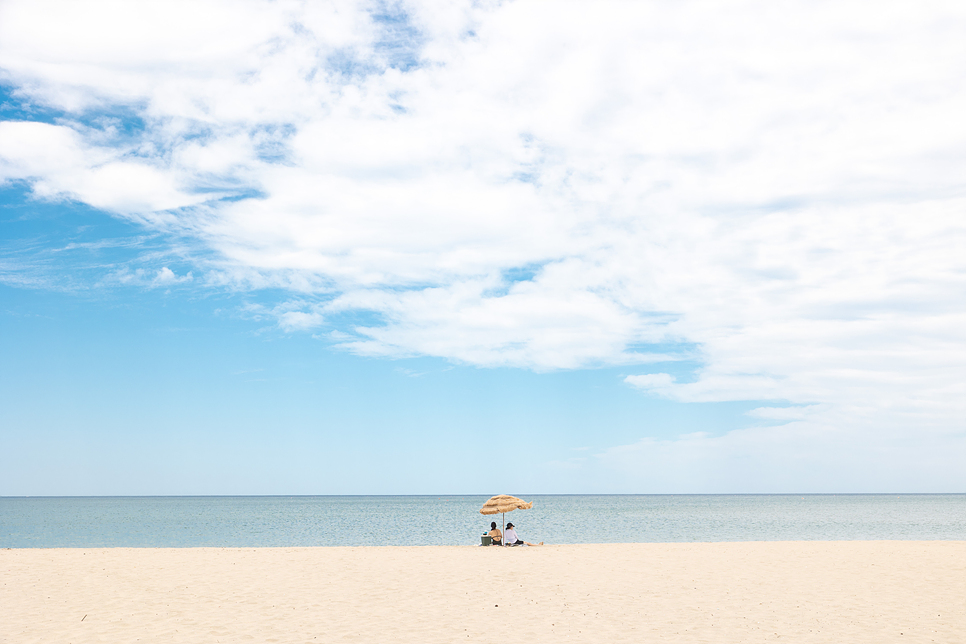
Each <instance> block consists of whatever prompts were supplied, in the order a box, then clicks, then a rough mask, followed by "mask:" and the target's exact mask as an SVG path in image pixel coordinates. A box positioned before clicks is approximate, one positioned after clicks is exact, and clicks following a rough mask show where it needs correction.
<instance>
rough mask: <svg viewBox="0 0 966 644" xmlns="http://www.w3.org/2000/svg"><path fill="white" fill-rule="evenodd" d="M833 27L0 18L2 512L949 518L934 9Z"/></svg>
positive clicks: (65, 9)
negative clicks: (200, 508)
mask: <svg viewBox="0 0 966 644" xmlns="http://www.w3.org/2000/svg"><path fill="white" fill-rule="evenodd" d="M48 4H49V5H51V6H48ZM55 5H56V6H55ZM871 18H872V17H871V16H869V15H867V9H866V8H865V7H864V6H863V4H862V3H849V2H846V3H839V4H836V5H835V6H834V7H832V6H815V5H813V4H812V3H807V2H802V3H789V4H788V5H787V6H785V7H784V8H783V9H782V11H781V12H780V13H777V12H775V11H774V10H773V9H771V8H769V5H768V4H767V3H765V4H761V3H755V2H748V3H738V4H736V5H734V6H732V7H729V8H727V10H725V9H724V8H721V7H713V6H706V5H689V4H683V3H682V4H674V5H671V4H667V3H658V2H642V3H635V4H634V5H628V4H625V3H615V4H610V3H602V4H600V6H599V7H598V8H597V9H596V10H595V12H594V13H593V14H592V15H589V14H587V13H586V11H585V10H584V8H582V7H581V6H580V5H579V4H574V5H559V6H557V7H556V8H555V10H554V11H553V12H550V13H548V12H547V11H546V8H541V7H540V6H538V5H534V4H525V3H516V2H510V3H498V4H492V5H490V4H486V3H472V2H468V3H453V2H446V3H432V2H398V3H365V2H333V3H329V4H313V5H311V6H303V5H301V4H299V3H287V2H275V3H264V2H244V3H221V2H203V3H183V4H182V3H177V2H173V3H172V2H165V3H138V4H137V5H118V6H111V7H108V6H107V5H105V4H103V3H87V4H85V3H63V4H58V3H41V2H6V3H4V4H2V5H0V358H2V370H0V438H2V440H3V443H4V445H5V446H6V447H7V449H4V450H3V451H2V453H0V494H4V495H19V494H276V493H278V494H328V493H339V494H346V493H360V494H362V493H430V494H431V493H436V492H440V493H444V492H445V493H489V492H491V491H492V492H493V493H497V492H506V493H511V494H512V493H516V492H520V493H527V492H529V493H553V492H560V493H565V492H566V493H573V492H588V493H590V492H628V493H658V492H661V493H663V492H681V493H690V492H824V491H842V492H849V491H852V492H876V491H886V492H891V491H908V492H916V491H936V492H941V491H962V489H963V487H964V485H966V473H964V471H963V468H962V467H961V463H962V462H964V459H966V421H964V419H966V402H964V401H966V379H964V377H963V374H964V373H966V331H964V329H966V297H964V293H966V260H964V257H963V256H964V254H963V253H962V248H963V245H964V244H966V224H964V222H966V218H964V215H963V213H964V212H966V184H964V182H963V177H964V176H966V175H964V173H963V169H964V168H963V158H966V157H964V156H963V154H962V151H963V150H964V149H966V126H964V124H963V120H962V118H961V114H962V113H963V111H964V110H966V90H963V89H962V87H961V83H960V82H959V79H961V78H962V77H963V74H964V73H966V56H963V55H962V48H961V47H960V46H959V36H958V34H961V33H962V31H961V29H959V27H962V26H966V13H964V12H963V11H962V10H961V9H959V8H956V7H939V6H936V7H932V6H930V7H908V6H900V5H895V6H892V5H890V7H889V8H888V10H884V11H882V12H879V13H877V14H876V16H874V19H871ZM957 25H958V26H959V27H957Z"/></svg>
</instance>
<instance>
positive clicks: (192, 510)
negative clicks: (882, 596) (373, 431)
mask: <svg viewBox="0 0 966 644" xmlns="http://www.w3.org/2000/svg"><path fill="white" fill-rule="evenodd" d="M523 498H525V499H527V500H530V501H533V509H532V510H517V511H516V512H512V513H510V514H508V515H507V520H508V521H510V520H512V521H513V522H514V523H516V524H517V532H518V533H519V535H520V537H521V538H522V539H526V540H527V541H546V542H548V543H630V542H674V541H678V542H681V541H773V540H851V539H870V540H878V539H922V540H937V539H939V540H966V494H928V495H913V494H904V495H899V496H896V495H805V496H801V495H796V496H793V495H708V496H701V495H668V496H659V495H640V496H638V495H576V496H569V495H566V496H565V495H553V496H545V495H536V496H527V495H523ZM486 499H487V497H485V496H446V497H436V496H252V497H231V496H229V497H208V496H206V497H2V498H0V547H4V548H54V547H103V546H134V547H191V546H385V545H403V544H426V545H432V544H446V545H462V544H465V545H470V544H478V543H479V541H480V539H479V535H481V534H482V533H483V532H484V529H485V528H488V526H489V522H490V520H491V519H494V518H495V519H496V521H497V523H499V522H500V516H499V515H497V516H496V517H484V516H482V515H480V514H479V508H480V507H481V506H482V505H483V502H484V501H486Z"/></svg>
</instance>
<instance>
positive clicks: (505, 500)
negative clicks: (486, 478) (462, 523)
mask: <svg viewBox="0 0 966 644" xmlns="http://www.w3.org/2000/svg"><path fill="white" fill-rule="evenodd" d="M532 507H533V502H530V503H527V502H526V501H524V500H523V499H518V498H517V497H515V496H508V495H506V494H498V495H496V496H494V497H491V498H490V500H489V501H487V502H486V503H484V504H483V507H482V508H480V514H502V515H503V530H504V532H505V531H506V513H507V512H513V511H514V510H529V509H530V508H532Z"/></svg>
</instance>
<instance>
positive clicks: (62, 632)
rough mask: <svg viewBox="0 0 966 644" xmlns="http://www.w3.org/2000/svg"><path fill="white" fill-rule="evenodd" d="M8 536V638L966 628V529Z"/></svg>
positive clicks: (4, 590) (941, 632)
mask: <svg viewBox="0 0 966 644" xmlns="http://www.w3.org/2000/svg"><path fill="white" fill-rule="evenodd" d="M498 550H499V549H498V548H493V547H491V548H487V547H479V546H422V545H419V546H416V545H406V546H315V547H241V548H221V547H198V548H136V547H125V548H20V549H9V550H0V570H2V581H0V605H2V606H4V619H3V620H0V642H47V641H74V642H77V641H122V640H130V641H134V640H135V639H138V638H139V639H140V641H141V642H151V641H154V642H186V643H193V642H199V643H200V642H216V641H222V642H229V641H230V642H235V641H243V640H252V641H271V640H276V641H283V642H288V641H299V642H312V641H316V642H319V641H337V642H343V641H345V642H352V641H358V642H370V641H394V642H397V641H398V642H414V643H415V642H419V643H421V644H423V643H427V642H453V641H457V640H458V641H466V642H493V641H503V640H505V639H508V638H514V639H519V640H522V641H526V642H528V643H529V642H537V643H542V642H547V643H550V642H558V641H561V640H567V641H586V642H600V641H644V640H647V641H682V642H683V641H688V642H695V641H709V642H712V641H713V642H723V643H725V644H728V643H731V642H746V641H765V640H775V639H777V638H778V637H781V638H783V639H792V640H793V641H805V642H811V641H814V642H820V641H821V642H827V641H849V642H870V643H871V642H882V641H895V640H897V639H900V638H901V641H913V642H918V641H921V642H931V641H936V642H950V641H963V640H966V541H765V542H701V543H693V542H689V543H645V544H638V543H635V544H575V545H545V546H542V547H527V548H512V549H503V551H502V552H501V553H498Z"/></svg>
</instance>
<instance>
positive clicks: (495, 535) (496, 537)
mask: <svg viewBox="0 0 966 644" xmlns="http://www.w3.org/2000/svg"><path fill="white" fill-rule="evenodd" d="M487 536H488V537H490V538H491V539H493V545H494V546H502V545H503V533H502V532H500V529H499V528H498V527H496V521H491V522H490V531H489V532H488V533H487Z"/></svg>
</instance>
